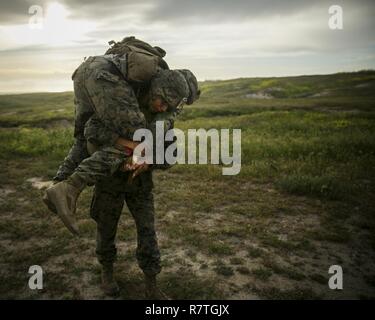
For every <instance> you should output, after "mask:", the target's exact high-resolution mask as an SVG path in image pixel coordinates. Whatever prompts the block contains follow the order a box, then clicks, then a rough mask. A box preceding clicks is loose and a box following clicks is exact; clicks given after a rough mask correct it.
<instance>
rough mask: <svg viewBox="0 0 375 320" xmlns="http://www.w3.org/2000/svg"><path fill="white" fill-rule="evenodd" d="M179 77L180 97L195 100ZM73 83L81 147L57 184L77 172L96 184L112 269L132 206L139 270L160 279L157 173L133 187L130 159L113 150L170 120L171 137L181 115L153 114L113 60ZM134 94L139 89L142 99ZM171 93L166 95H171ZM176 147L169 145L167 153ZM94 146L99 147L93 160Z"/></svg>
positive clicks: (104, 256)
mask: <svg viewBox="0 0 375 320" xmlns="http://www.w3.org/2000/svg"><path fill="white" fill-rule="evenodd" d="M175 74H176V73H175ZM178 77H179V80H178V81H179V82H175V83H181V84H182V85H181V87H182V90H183V92H182V91H181V90H180V91H181V92H179V91H178V90H177V92H179V93H180V94H183V96H189V95H191V94H190V92H189V89H190V87H189V86H190V85H189V84H187V82H186V80H185V78H184V76H182V77H181V73H178ZM72 78H73V80H74V92H75V106H76V117H75V128H74V137H75V143H74V144H73V146H72V148H71V149H70V151H69V154H68V156H67V157H66V158H65V160H64V162H63V163H62V165H61V166H60V168H59V170H58V173H57V175H56V176H55V178H54V179H55V180H56V181H61V180H65V179H69V177H70V176H71V175H72V173H73V172H74V175H73V176H78V177H79V178H80V179H81V180H82V181H84V182H85V183H86V184H89V185H93V184H95V188H94V197H93V200H92V204H91V210H90V214H91V216H92V218H93V219H95V221H96V222H97V249H96V253H97V256H98V259H99V261H100V263H102V264H107V265H108V264H111V263H113V261H114V260H115V259H116V246H115V236H116V230H117V224H118V220H119V217H120V215H121V211H122V208H123V205H124V201H126V203H127V205H128V208H129V210H130V212H131V214H132V216H133V218H134V220H135V222H136V227H137V235H138V237H137V239H138V240H137V241H138V245H137V259H138V263H139V266H140V268H141V269H142V270H143V271H144V273H145V274H149V275H155V274H157V273H159V272H160V253H159V249H158V245H157V239H156V233H155V226H154V202H153V195H152V188H153V181H152V170H147V171H145V172H143V173H141V174H140V175H139V176H138V177H137V178H136V179H134V180H133V181H132V183H131V184H128V182H127V180H128V177H129V174H130V173H125V172H121V171H119V170H118V169H119V167H120V165H121V164H122V163H123V162H124V160H125V159H126V157H127V155H126V154H125V153H124V152H123V151H121V150H118V149H116V148H115V147H114V146H113V145H114V142H115V141H116V139H117V138H118V137H119V136H121V137H124V138H126V139H129V140H131V139H132V137H133V134H134V132H135V131H136V130H137V129H140V128H149V129H150V130H151V131H152V132H153V133H155V124H156V121H157V120H165V121H164V130H165V132H166V131H167V130H169V129H171V128H173V125H174V120H175V117H176V113H174V112H166V113H158V114H155V113H152V112H150V110H149V106H148V105H139V103H138V101H139V100H138V99H137V98H138V96H137V94H138V93H139V89H140V88H139V87H138V88H137V86H136V85H134V84H132V85H130V83H129V82H128V81H126V80H125V78H126V77H124V75H123V74H121V73H120V72H119V70H118V68H117V67H116V66H115V65H114V64H113V62H111V61H110V60H108V57H103V56H100V57H90V58H88V59H87V60H86V61H85V62H84V63H82V65H81V66H80V67H79V68H78V69H77V70H76V71H75V72H74V74H73V76H72ZM169 80H171V79H169ZM172 82H173V81H172ZM146 88H147V86H146ZM134 89H136V90H137V89H138V90H137V94H136V93H135V90H134ZM179 89H181V88H179ZM171 92H172V91H171V90H169V91H166V92H165V93H166V94H167V95H170V94H171ZM172 94H173V95H174V96H173V97H172V98H176V94H175V92H172ZM168 97H169V96H168ZM169 98H170V97H169ZM179 99H182V97H181V96H180V97H179ZM154 137H155V134H154ZM154 143H155V142H154ZM171 143H173V142H166V145H165V148H166V147H168V145H170V144H171ZM88 144H89V145H94V146H95V147H96V151H95V152H94V153H92V155H91V156H90V155H89V152H88V149H87V147H88ZM155 149H156V148H154V150H155ZM169 167H170V165H168V164H165V165H153V166H152V169H166V168H169Z"/></svg>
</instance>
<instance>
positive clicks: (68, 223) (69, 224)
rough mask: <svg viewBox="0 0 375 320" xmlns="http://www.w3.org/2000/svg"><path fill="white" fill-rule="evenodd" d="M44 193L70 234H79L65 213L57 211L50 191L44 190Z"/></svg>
mask: <svg viewBox="0 0 375 320" xmlns="http://www.w3.org/2000/svg"><path fill="white" fill-rule="evenodd" d="M46 194H47V198H48V200H47V202H49V203H50V204H51V205H53V207H54V208H55V209H56V211H57V215H58V216H59V218H60V219H61V221H62V222H63V223H64V225H65V227H66V228H67V229H68V230H69V231H70V233H71V234H73V235H74V236H78V235H79V233H78V230H76V229H75V228H74V227H73V226H72V224H71V223H70V221H69V219H68V218H67V217H66V215H65V214H63V213H62V212H59V210H57V206H56V205H54V202H55V201H54V200H56V199H55V197H54V194H53V193H51V192H50V190H46ZM43 201H44V200H43ZM45 203H46V202H45ZM47 206H48V204H47Z"/></svg>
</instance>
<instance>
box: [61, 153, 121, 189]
mask: <svg viewBox="0 0 375 320" xmlns="http://www.w3.org/2000/svg"><path fill="white" fill-rule="evenodd" d="M127 158H128V155H127V154H126V153H125V152H124V151H121V150H118V149H116V148H115V147H104V148H102V149H99V150H97V151H95V152H94V153H93V154H92V155H91V156H90V157H88V158H86V159H84V160H83V161H82V162H81V163H80V164H79V165H78V167H77V168H76V169H75V170H74V172H73V174H72V175H71V176H70V177H69V178H68V179H67V182H68V183H71V184H73V185H74V186H76V187H77V188H81V187H82V186H83V187H84V186H86V185H92V184H95V183H97V182H99V181H100V180H101V179H103V178H110V177H111V176H112V175H113V174H114V173H115V172H116V171H117V170H118V169H119V168H120V166H121V164H123V162H124V161H125V160H126V159H127Z"/></svg>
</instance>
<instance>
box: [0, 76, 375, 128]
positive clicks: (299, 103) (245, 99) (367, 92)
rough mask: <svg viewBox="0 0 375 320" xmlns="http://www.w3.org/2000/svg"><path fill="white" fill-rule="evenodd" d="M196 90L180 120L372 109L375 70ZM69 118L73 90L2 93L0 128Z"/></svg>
mask: <svg viewBox="0 0 375 320" xmlns="http://www.w3.org/2000/svg"><path fill="white" fill-rule="evenodd" d="M200 86H201V90H202V94H201V98H200V99H199V101H198V102H197V103H195V104H194V105H193V106H187V107H186V110H185V112H184V113H183V114H182V116H181V119H182V120H183V119H191V118H196V117H211V116H221V115H228V116H230V115H240V114H247V113H249V112H252V108H254V107H256V108H259V107H261V108H275V107H280V106H282V107H286V106H287V107H290V108H295V107H299V108H301V107H314V106H316V107H330V106H334V107H337V106H343V107H347V108H348V107H349V108H361V109H368V108H372V107H373V104H374V99H372V97H374V96H375V71H374V70H364V71H359V72H352V73H336V74H330V75H312V76H296V77H268V78H239V79H232V80H217V81H203V82H200ZM346 97H350V98H351V99H346ZM73 119H74V103H73V92H61V93H25V94H10V95H0V126H1V127H13V126H19V125H32V126H49V125H51V123H52V124H53V123H58V124H63V125H66V124H67V121H68V122H70V123H72V121H73Z"/></svg>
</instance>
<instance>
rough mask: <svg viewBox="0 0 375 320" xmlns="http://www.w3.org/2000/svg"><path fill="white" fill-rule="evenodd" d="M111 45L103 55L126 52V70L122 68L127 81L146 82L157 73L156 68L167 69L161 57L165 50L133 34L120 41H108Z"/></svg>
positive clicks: (118, 54) (119, 54) (117, 54)
mask: <svg viewBox="0 0 375 320" xmlns="http://www.w3.org/2000/svg"><path fill="white" fill-rule="evenodd" d="M109 45H110V46H111V47H110V48H109V49H108V50H107V51H106V52H105V55H106V56H107V55H116V56H122V55H124V54H126V64H127V67H126V72H124V70H122V71H123V72H124V73H126V74H125V77H126V79H127V80H128V81H131V82H136V83H142V82H148V81H150V79H151V78H152V77H153V76H154V75H155V74H156V73H157V71H158V69H159V68H161V69H169V67H168V64H167V62H166V61H165V60H164V59H163V58H164V57H165V55H166V52H165V50H163V49H162V48H160V47H157V46H155V47H153V46H151V45H150V44H148V43H147V42H144V41H142V40H139V39H136V38H135V37H134V36H131V37H126V38H124V39H123V40H122V41H120V42H115V41H113V40H111V41H109Z"/></svg>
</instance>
